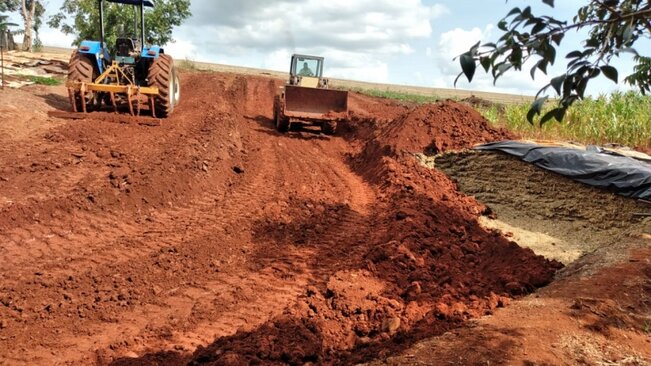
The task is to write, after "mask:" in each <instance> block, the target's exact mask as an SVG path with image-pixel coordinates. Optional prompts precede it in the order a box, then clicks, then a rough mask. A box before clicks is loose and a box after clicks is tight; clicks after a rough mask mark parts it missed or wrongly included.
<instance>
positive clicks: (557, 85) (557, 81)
mask: <svg viewBox="0 0 651 366" xmlns="http://www.w3.org/2000/svg"><path fill="white" fill-rule="evenodd" d="M566 77H567V75H565V74H563V75H561V76H557V77H555V78H553V79H552V80H551V81H550V82H549V83H550V84H551V86H552V88H554V90H556V93H558V95H561V87H562V86H563V82H564V81H565V78H566Z"/></svg>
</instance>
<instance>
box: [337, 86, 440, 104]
mask: <svg viewBox="0 0 651 366" xmlns="http://www.w3.org/2000/svg"><path fill="white" fill-rule="evenodd" d="M347 90H350V91H352V92H356V93H360V94H364V95H369V96H371V97H377V98H387V99H395V100H399V101H401V102H408V103H418V104H424V103H434V102H436V101H438V100H440V99H441V98H439V97H437V96H435V95H420V94H414V93H405V92H396V91H389V90H379V89H362V88H352V89H347Z"/></svg>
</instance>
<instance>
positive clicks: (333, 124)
mask: <svg viewBox="0 0 651 366" xmlns="http://www.w3.org/2000/svg"><path fill="white" fill-rule="evenodd" d="M336 130H337V121H323V124H322V125H321V132H323V133H324V134H326V135H334V134H335V131H336Z"/></svg>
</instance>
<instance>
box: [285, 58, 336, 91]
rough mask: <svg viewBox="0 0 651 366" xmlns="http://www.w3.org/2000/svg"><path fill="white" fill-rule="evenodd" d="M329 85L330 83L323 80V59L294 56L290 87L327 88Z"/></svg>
mask: <svg viewBox="0 0 651 366" xmlns="http://www.w3.org/2000/svg"><path fill="white" fill-rule="evenodd" d="M327 84H328V81H327V80H326V79H324V78H323V57H317V56H308V55H297V54H295V55H292V62H291V68H290V70H289V85H297V86H303V87H308V88H326V87H327Z"/></svg>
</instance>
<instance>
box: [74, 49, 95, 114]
mask: <svg viewBox="0 0 651 366" xmlns="http://www.w3.org/2000/svg"><path fill="white" fill-rule="evenodd" d="M98 76H99V72H98V70H97V68H96V67H95V65H94V63H93V60H91V59H90V58H89V57H87V56H85V55H84V54H82V53H79V52H77V51H74V52H73V54H72V56H70V62H68V81H74V82H84V83H92V82H94V81H95V79H96V78H97V77H98ZM73 99H74V103H75V108H76V110H77V112H81V111H83V110H84V104H86V111H88V112H92V111H94V110H96V109H99V107H100V103H101V98H100V97H99V95H98V94H97V93H93V92H87V93H86V95H85V96H82V95H81V92H79V91H75V92H74V95H73Z"/></svg>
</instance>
